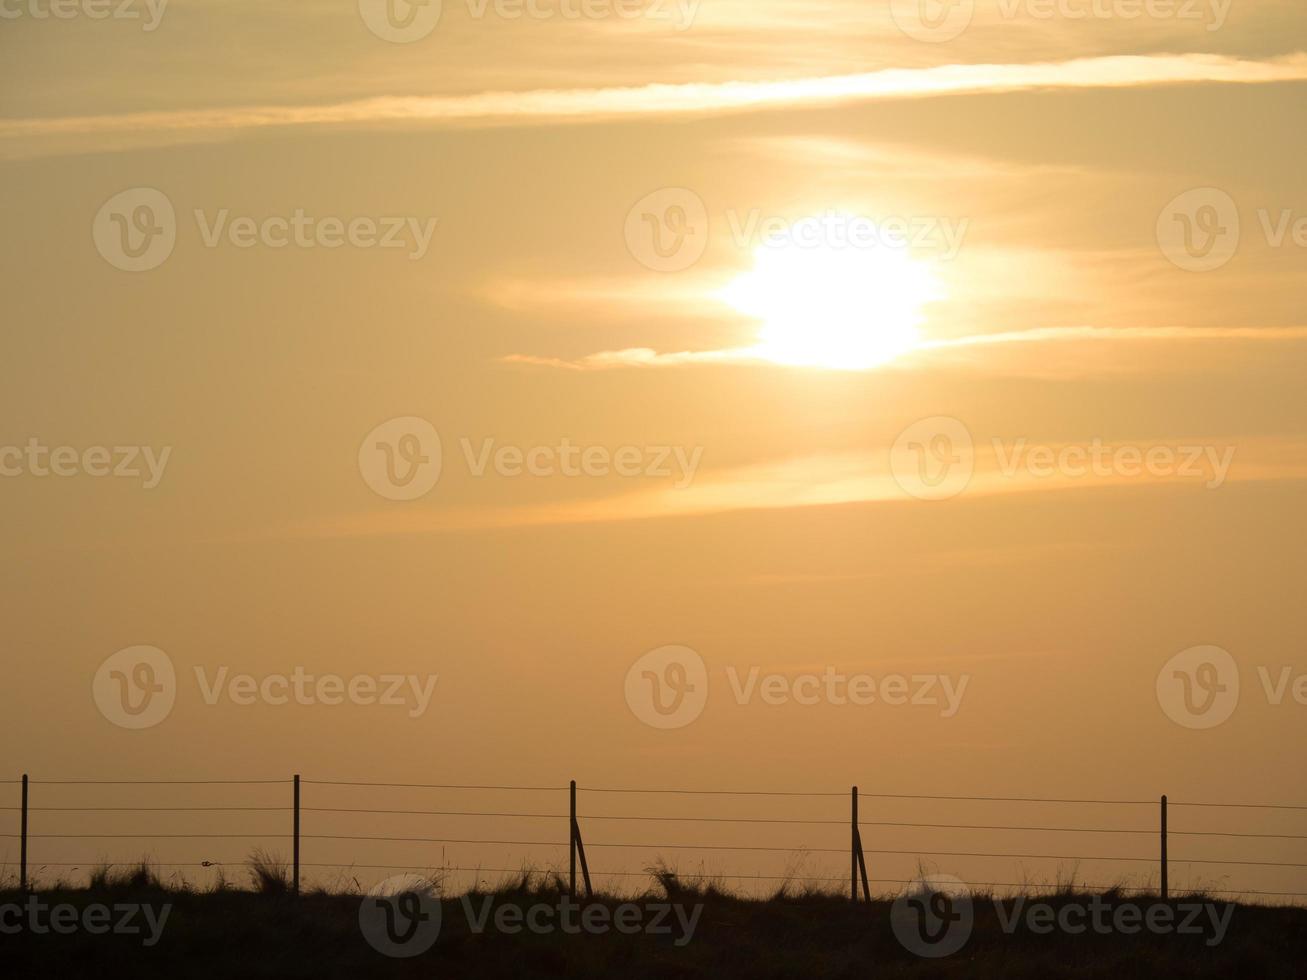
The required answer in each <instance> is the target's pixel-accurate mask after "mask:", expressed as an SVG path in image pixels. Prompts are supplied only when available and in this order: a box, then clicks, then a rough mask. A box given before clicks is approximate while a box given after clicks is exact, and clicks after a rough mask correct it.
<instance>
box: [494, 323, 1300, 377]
mask: <svg viewBox="0 0 1307 980" xmlns="http://www.w3.org/2000/svg"><path fill="white" fill-rule="evenodd" d="M1297 340H1307V326H1284V327H1093V326H1074V327H1036V328H1032V329H1029V330H1005V331H997V332H993V333H978V334H971V335H968V336H965V337H950V338H943V339H935V340H926V341H923V342H922V343H921V344H920V345H919V346H918V348H917V352H916V353H915V354H912V355H908V356H906V357H905V358H903V359H902V360H900V361H897V362H891V363H890V365H889V366H890V367H899V368H903V367H912V366H914V365H920V364H922V363H924V358H925V357H927V356H928V355H929V353H930V352H933V351H947V350H950V349H954V348H968V347H978V346H984V345H993V344H1048V343H1076V342H1079V343H1086V342H1087V343H1119V342H1125V343H1138V342H1154V343H1157V342H1166V341H1183V342H1198V343H1202V342H1211V341H1278V342H1285V341H1297ZM504 360H505V361H506V362H508V363H513V364H530V365H536V366H540V367H554V368H564V369H567V370H574V371H607V370H613V369H615V368H640V367H644V368H650V367H681V366H684V365H687V364H761V363H768V362H769V361H770V358H768V357H767V356H766V355H765V354H764V353H763V352H762V351H761V350H760V349H759V348H757V347H750V346H745V347H735V348H730V349H726V350H703V351H671V352H667V353H659V352H658V351H655V350H653V349H651V348H648V347H631V348H626V349H623V350H610V351H599V352H597V353H594V354H589V355H586V356H585V357H581V358H578V359H575V360H565V359H560V358H554V357H537V356H533V355H529V354H513V355H510V356H508V357H506V358H504Z"/></svg>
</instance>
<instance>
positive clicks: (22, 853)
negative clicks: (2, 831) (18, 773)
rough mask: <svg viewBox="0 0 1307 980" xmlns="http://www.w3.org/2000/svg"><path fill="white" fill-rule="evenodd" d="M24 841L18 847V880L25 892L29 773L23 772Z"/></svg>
mask: <svg viewBox="0 0 1307 980" xmlns="http://www.w3.org/2000/svg"><path fill="white" fill-rule="evenodd" d="M21 823H22V843H21V844H20V845H19V848H18V855H19V856H18V881H19V886H20V887H21V888H22V890H23V891H24V892H26V891H27V773H23V816H22V819H21Z"/></svg>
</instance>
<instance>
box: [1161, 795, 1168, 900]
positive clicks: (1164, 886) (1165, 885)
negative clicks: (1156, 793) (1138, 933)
mask: <svg viewBox="0 0 1307 980" xmlns="http://www.w3.org/2000/svg"><path fill="white" fill-rule="evenodd" d="M1166 871H1167V868H1166V794H1162V899H1163V901H1165V900H1166V898H1167V897H1168V895H1169V894H1170V887H1169V882H1168V881H1167V878H1166Z"/></svg>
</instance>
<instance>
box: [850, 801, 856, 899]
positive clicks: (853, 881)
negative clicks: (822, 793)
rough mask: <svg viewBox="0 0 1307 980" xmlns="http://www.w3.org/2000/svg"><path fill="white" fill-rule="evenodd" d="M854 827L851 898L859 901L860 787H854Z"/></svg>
mask: <svg viewBox="0 0 1307 980" xmlns="http://www.w3.org/2000/svg"><path fill="white" fill-rule="evenodd" d="M850 799H851V800H852V804H853V807H852V812H853V825H852V831H851V832H850V834H849V898H851V899H853V901H855V902H856V901H857V900H858V787H856V786H854V787H853V792H852V794H851V797H850Z"/></svg>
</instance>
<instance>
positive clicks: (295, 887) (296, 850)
mask: <svg viewBox="0 0 1307 980" xmlns="http://www.w3.org/2000/svg"><path fill="white" fill-rule="evenodd" d="M294 824H295V841H294V843H293V844H292V845H291V850H292V853H293V855H294V856H293V858H292V864H293V865H294V870H293V871H292V872H291V873H292V875H293V877H292V879H291V894H292V895H296V896H298V895H299V893H300V775H299V773H296V774H295V820H294Z"/></svg>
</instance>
